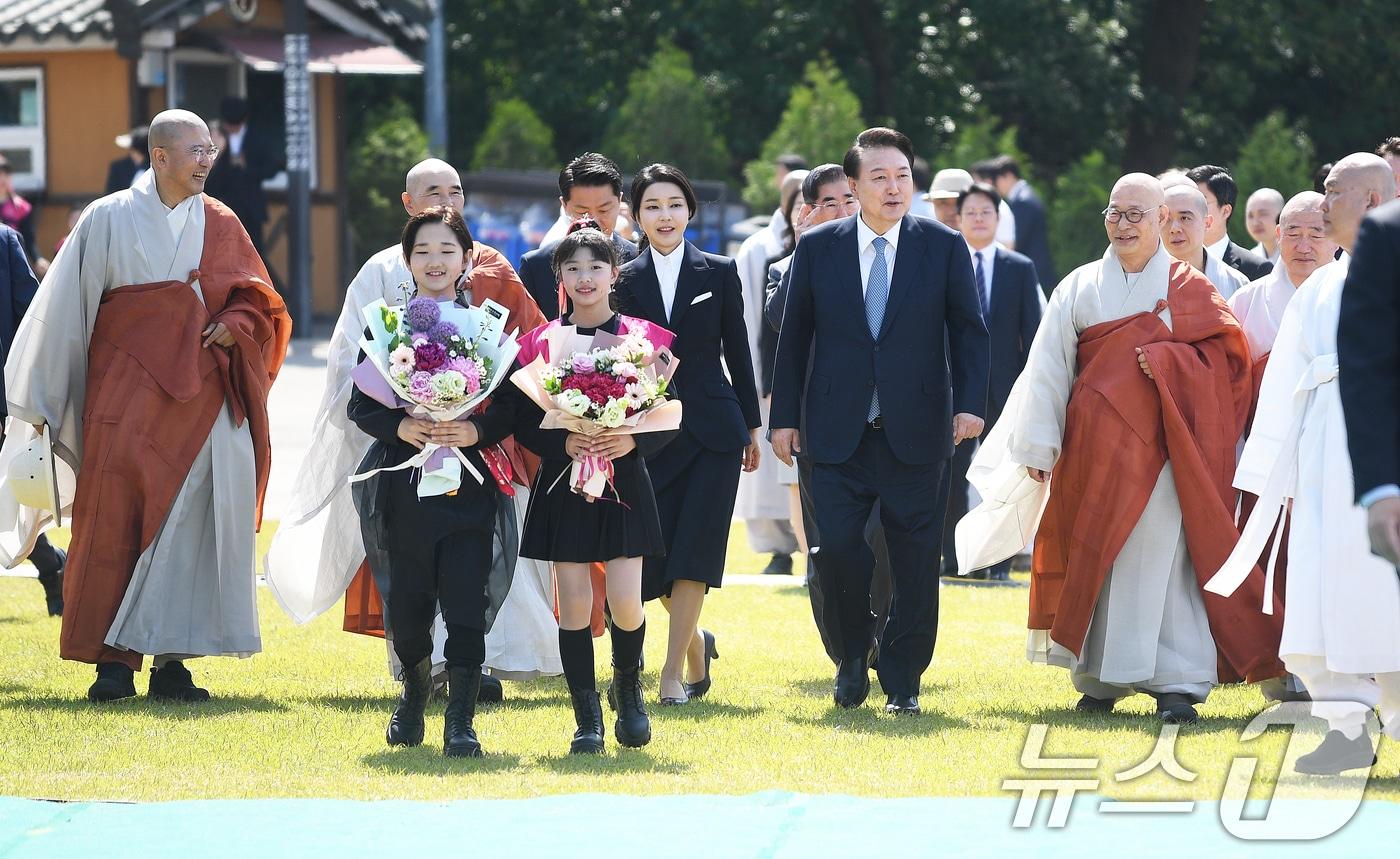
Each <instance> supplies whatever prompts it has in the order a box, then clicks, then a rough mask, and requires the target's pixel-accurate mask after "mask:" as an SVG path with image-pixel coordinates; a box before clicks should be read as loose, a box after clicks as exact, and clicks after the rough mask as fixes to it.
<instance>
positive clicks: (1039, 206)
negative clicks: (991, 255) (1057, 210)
mask: <svg viewBox="0 0 1400 859" xmlns="http://www.w3.org/2000/svg"><path fill="white" fill-rule="evenodd" d="M1006 205H1008V206H1010V207H1011V214H1013V215H1015V216H1016V253H1018V254H1023V255H1025V256H1027V257H1030V259H1031V262H1033V263H1035V271H1036V277H1037V278H1038V279H1039V281H1040V285H1041V286H1042V287H1043V288H1044V289H1045V293H1046V294H1047V295H1049V294H1050V290H1052V289H1054V288H1055V284H1057V283H1059V282H1060V280H1059V278H1058V277H1056V275H1055V263H1054V262H1053V261H1051V259H1050V232H1049V228H1048V227H1047V225H1046V220H1045V204H1044V203H1042V202H1041V200H1040V196H1039V195H1037V194H1036V193H1035V191H1034V190H1033V189H1032V188H1031V186H1030V185H1029V184H1028V183H1026V182H1018V183H1017V184H1016V185H1015V186H1014V187H1013V188H1012V189H1011V193H1009V194H1007V195H1006ZM998 262H1000V261H998Z"/></svg>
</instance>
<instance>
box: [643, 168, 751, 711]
mask: <svg viewBox="0 0 1400 859" xmlns="http://www.w3.org/2000/svg"><path fill="white" fill-rule="evenodd" d="M628 199H629V200H631V201H632V205H633V206H634V207H635V209H634V213H635V216H636V218H637V223H638V225H639V226H640V227H641V229H642V233H643V238H642V250H641V253H640V254H639V255H638V256H637V258H636V259H634V260H633V261H632V262H630V263H628V264H627V265H625V266H623V268H622V273H621V276H620V278H619V280H618V283H617V295H618V303H619V307H620V309H621V310H622V312H624V313H627V314H630V315H632V316H636V317H640V318H643V319H647V320H649V321H651V322H654V323H656V324H657V325H661V326H664V327H666V328H668V329H670V330H671V331H673V332H675V335H676V341H675V343H674V344H673V346H672V350H673V351H674V353H675V355H676V357H677V358H679V359H680V366H679V368H678V369H677V370H676V376H675V378H674V379H673V381H672V390H673V391H674V392H675V394H676V396H677V397H679V398H680V401H681V403H682V404H683V405H684V407H685V408H684V416H683V418H682V419H681V432H680V435H679V436H678V437H677V438H676V439H674V440H673V441H672V442H671V443H670V444H669V445H667V446H666V447H665V448H662V449H661V450H660V451H659V452H657V453H655V454H654V455H652V456H650V457H649V458H648V459H647V468H648V470H649V471H650V473H651V479H652V485H653V486H654V487H655V489H656V502H657V507H658V509H659V512H660V514H661V528H662V531H663V533H664V534H665V536H666V547H667V554H666V556H665V557H664V558H647V559H646V561H645V564H644V567H643V571H642V598H643V599H648V600H650V599H657V598H660V599H662V601H663V604H664V605H665V606H666V610H667V611H668V612H669V613H670V615H671V627H670V636H669V639H668V641H667V648H666V664H665V666H663V667H662V669H661V693H660V697H661V703H662V704H684V703H685V702H686V701H688V700H689V699H690V698H698V697H700V696H702V695H704V694H705V693H706V692H707V691H709V687H710V673H709V661H710V659H711V658H713V657H714V656H716V655H717V653H716V652H715V647H714V636H712V635H710V634H709V633H708V632H706V633H703V634H702V633H701V631H700V628H699V621H700V609H701V606H703V605H704V602H705V594H706V593H707V592H708V591H709V589H710V588H712V587H714V588H717V587H719V586H720V581H721V579H722V577H723V575H724V557H725V551H726V549H727V547H728V538H729V523H730V519H731V518H732V517H733V514H734V496H735V493H736V492H737V491H738V488H739V470H740V468H742V469H743V470H744V471H753V470H754V469H755V468H757V467H758V456H759V453H758V428H759V426H760V425H761V421H760V420H759V412H758V391H757V388H756V386H755V384H754V378H753V364H752V363H751V362H750V357H749V343H748V333H747V331H746V330H745V327H744V298H743V292H742V288H741V287H740V285H739V270H738V269H737V268H736V267H735V265H734V261H733V260H731V259H729V258H728V257H722V256H716V255H714V254H708V253H705V252H703V251H701V250H700V249H699V248H697V247H695V245H693V244H691V243H690V242H688V241H686V239H685V228H686V225H687V224H688V223H689V222H690V220H691V218H693V217H694V216H695V211H696V208H697V204H696V198H695V190H694V189H693V188H692V187H691V185H690V181H689V180H688V179H686V177H685V174H684V173H682V172H681V171H680V170H678V169H676V168H675V167H671V166H669V165H666V164H653V165H651V166H650V167H647V168H644V169H643V170H642V171H640V172H639V173H638V174H637V176H636V178H635V179H633V180H632V189H631V194H630V195H629V197H628ZM721 358H723V363H721ZM725 367H728V368H729V373H730V377H726V375H725V369H724V368H725ZM731 377H732V381H731Z"/></svg>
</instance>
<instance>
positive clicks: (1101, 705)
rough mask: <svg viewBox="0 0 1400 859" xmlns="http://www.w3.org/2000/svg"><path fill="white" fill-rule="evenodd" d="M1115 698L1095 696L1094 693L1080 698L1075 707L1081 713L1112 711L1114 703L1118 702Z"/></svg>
mask: <svg viewBox="0 0 1400 859" xmlns="http://www.w3.org/2000/svg"><path fill="white" fill-rule="evenodd" d="M1117 703H1118V701H1117V699H1114V698H1095V697H1094V696H1093V695H1085V696H1084V697H1083V698H1080V699H1079V703H1077V704H1075V705H1074V709H1075V710H1078V711H1079V712H1080V713H1112V712H1113V705H1114V704H1117Z"/></svg>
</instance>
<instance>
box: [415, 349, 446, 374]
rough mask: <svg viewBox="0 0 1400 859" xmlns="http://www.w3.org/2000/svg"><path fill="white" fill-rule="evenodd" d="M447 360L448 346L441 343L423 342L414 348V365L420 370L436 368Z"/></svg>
mask: <svg viewBox="0 0 1400 859" xmlns="http://www.w3.org/2000/svg"><path fill="white" fill-rule="evenodd" d="M446 361H447V347H446V346H443V345H442V344H441V343H423V344H420V345H418V346H415V347H414V349H413V366H414V367H415V368H416V369H419V370H429V371H431V370H436V369H438V368H440V367H441V366H442V365H443V363H444V362H446Z"/></svg>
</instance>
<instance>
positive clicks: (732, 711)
mask: <svg viewBox="0 0 1400 859" xmlns="http://www.w3.org/2000/svg"><path fill="white" fill-rule="evenodd" d="M767 711H768V710H767V708H765V707H750V706H744V705H742V704H725V703H724V702H722V701H713V700H711V699H710V698H708V697H706V698H699V699H696V700H694V701H691V702H690V703H689V704H682V705H680V706H678V707H662V706H661V705H659V704H657V703H655V702H653V701H648V702H647V712H648V713H650V714H651V717H652V718H653V719H660V720H661V721H666V722H671V721H689V722H698V721H703V720H705V719H717V718H725V717H736V716H737V717H740V718H749V717H753V716H758V715H761V714H763V713H765V712H767Z"/></svg>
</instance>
